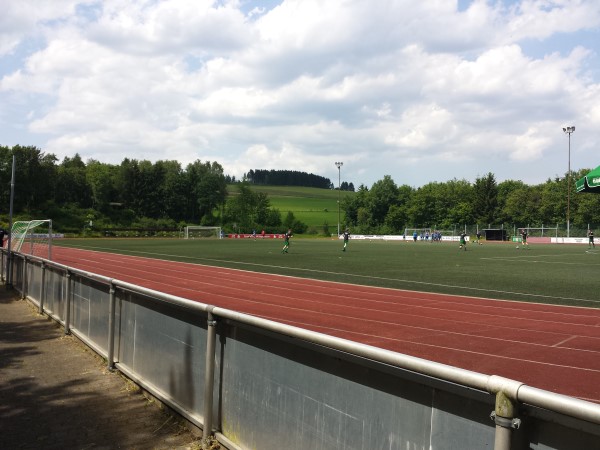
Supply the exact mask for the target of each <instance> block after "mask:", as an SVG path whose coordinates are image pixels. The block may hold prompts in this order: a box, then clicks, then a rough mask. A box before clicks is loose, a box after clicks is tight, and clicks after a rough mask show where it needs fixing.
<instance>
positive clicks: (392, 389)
mask: <svg viewBox="0 0 600 450" xmlns="http://www.w3.org/2000/svg"><path fill="white" fill-rule="evenodd" d="M220 346H221V352H220V353H221V355H222V357H223V360H222V361H221V364H222V365H223V367H222V369H223V370H222V371H221V372H222V374H223V378H222V388H221V392H222V397H221V398H220V404H221V407H222V411H221V424H222V429H223V433H224V434H225V435H226V436H228V437H230V438H231V439H233V440H234V442H235V443H236V444H238V445H240V446H241V447H243V448H257V449H261V450H270V449H272V450H278V449H281V448H310V449H323V450H324V449H356V450H370V449H378V448H381V449H397V450H405V449H407V448H409V449H415V450H416V449H419V450H421V449H423V450H429V449H454V448H456V449H461V450H469V449H473V450H475V449H477V450H479V449H482V448H493V442H494V424H493V422H491V421H490V419H489V414H490V411H491V410H492V409H493V405H490V404H489V403H485V402H478V401H475V400H470V401H469V406H470V407H471V414H472V417H469V420H465V418H464V413H465V411H464V407H465V399H464V398H463V397H460V396H457V395H450V394H443V393H442V394H440V393H439V392H437V389H435V388H434V387H432V386H430V385H428V384H427V383H426V381H427V380H425V379H424V378H422V379H421V382H419V380H418V379H417V380H408V379H402V378H399V377H398V374H390V373H386V372H383V371H381V370H377V369H375V368H369V367H365V366H361V365H360V364H357V361H356V360H354V361H349V360H347V359H344V358H342V357H341V355H339V354H335V353H330V352H323V349H322V348H321V349H319V348H318V347H317V346H313V347H310V348H309V347H299V346H298V345H297V343H296V344H294V343H290V342H286V341H285V340H284V341H282V340H281V338H274V337H273V336H269V335H265V334H262V333H260V332H253V331H251V330H248V329H244V328H233V329H231V330H229V332H228V333H227V335H226V336H223V335H222V336H221V339H220ZM250 412H251V413H250ZM432 430H433V432H432Z"/></svg>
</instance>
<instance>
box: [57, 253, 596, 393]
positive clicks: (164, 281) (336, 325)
mask: <svg viewBox="0 0 600 450" xmlns="http://www.w3.org/2000/svg"><path fill="white" fill-rule="evenodd" d="M53 256H54V259H55V260H56V261H57V262H60V263H62V264H65V265H67V266H71V267H77V268H79V269H82V270H86V271H89V272H93V273H97V274H100V275H105V276H108V277H112V278H116V279H119V280H122V281H127V282H130V283H134V284H138V285H141V286H145V287H147V288H151V289H155V290H158V291H161V292H166V293H169V294H173V295H177V296H181V297H185V298H188V299H192V300H198V301H201V302H203V303H208V304H212V305H217V306H221V307H224V308H229V309H232V310H236V311H241V312H245V313H248V314H253V315H256V316H259V317H264V318H267V319H271V320H275V321H279V322H283V323H288V324H291V325H294V326H298V327H302V328H305V329H309V330H314V331H318V332H321V333H325V334H329V335H332V336H337V337H341V338H345V339H350V340H353V341H357V342H362V343H365V344H369V345H373V346H376V347H380V348H385V349H389V350H393V351H396V352H400V353H405V354H408V355H413V356H417V357H421V358H425V359H429V360H432V361H437V362H441V363H444V364H449V365H453V366H456V367H461V368H464V369H469V370H474V371H477V372H481V373H485V374H489V375H492V374H493V375H501V376H504V377H508V378H512V379H515V380H519V381H521V382H524V383H525V384H528V385H530V386H534V387H538V388H541V389H546V390H549V391H553V392H558V393H561V394H566V395H571V396H575V397H579V398H582V399H585V400H589V401H594V402H597V403H600V309H592V308H575V307H565V306H552V305H542V304H535V303H522V302H510V301H501V300H489V299H476V298H472V297H458V296H449V295H439V294H429V293H423V292H413V291H402V290H394V289H383V288H374V287H366V286H357V285H348V284H340V283H331V282H323V281H317V280H307V279H304V278H293V277H284V276H278V275H268V274H259V273H255V272H247V271H240V270H234V269H224V268H219V267H212V266H203V265H197V264H187V263H177V262H171V261H162V260H158V259H151V258H141V257H132V256H123V255H117V254H113V253H98V252H90V251H84V250H76V249H66V248H57V247H55V249H54V253H53Z"/></svg>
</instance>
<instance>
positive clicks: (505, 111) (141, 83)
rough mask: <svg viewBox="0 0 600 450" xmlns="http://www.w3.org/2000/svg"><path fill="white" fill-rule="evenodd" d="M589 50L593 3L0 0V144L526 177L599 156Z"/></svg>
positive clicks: (366, 180) (114, 157)
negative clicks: (572, 128) (566, 129)
mask: <svg viewBox="0 0 600 450" xmlns="http://www.w3.org/2000/svg"><path fill="white" fill-rule="evenodd" d="M599 53H600V1H598V0H521V1H508V0H472V1H469V0H422V1H414V0H377V1H373V0H327V1H323V0H281V1H276V0H264V1H259V0H256V1H252V0H163V1H160V0H152V1H150V0H105V1H98V0H79V1H78V0H4V1H3V2H2V14H1V15H0V145H4V146H9V147H12V146H14V145H24V146H36V147H38V148H40V149H41V150H42V151H43V152H44V153H46V154H54V155H56V157H57V158H58V162H60V161H62V160H63V158H65V157H73V156H74V155H75V154H79V155H80V156H81V157H82V158H83V160H84V161H89V160H91V159H93V160H96V161H100V162H104V163H110V164H120V163H121V161H122V160H123V159H124V158H125V157H127V158H130V159H137V160H149V161H152V162H156V161H159V160H177V161H179V162H180V163H181V165H182V167H184V168H185V166H186V165H187V164H189V163H191V162H193V161H196V160H200V161H203V162H205V161H210V162H212V161H216V162H218V163H219V164H221V165H222V166H223V168H224V171H225V173H226V174H228V175H231V176H235V177H236V178H237V179H240V178H242V176H243V175H244V173H247V172H248V171H249V170H251V169H267V170H268V169H274V170H298V171H303V172H309V173H314V174H317V175H321V176H324V177H327V178H329V179H330V180H331V181H332V182H333V183H334V185H337V184H338V182H339V180H341V181H342V182H343V181H347V182H349V183H350V182H351V183H353V184H354V185H355V187H357V188H358V186H360V185H365V186H366V187H371V186H372V184H373V183H375V182H376V181H378V180H381V179H383V178H384V176H386V175H389V176H391V177H392V179H393V180H394V181H395V182H396V184H397V185H403V184H407V185H409V186H413V187H419V186H422V185H424V184H427V183H430V182H445V181H448V180H452V179H458V180H467V181H469V182H471V183H473V182H475V180H476V179H477V178H479V177H483V176H485V175H487V174H488V173H490V172H491V173H492V174H494V176H495V178H496V180H497V181H498V182H502V181H504V180H522V181H523V182H525V183H527V184H538V183H543V182H544V181H546V180H547V179H549V178H551V179H554V178H556V177H561V178H562V177H563V176H564V175H565V174H566V173H567V171H568V168H569V167H571V169H572V170H579V169H582V168H594V167H596V166H598V165H600V54H599ZM566 126H575V127H576V129H575V132H574V133H572V134H571V135H568V134H566V133H564V132H563V127H566ZM336 162H343V165H342V166H341V167H340V169H339V170H338V168H337V166H336V164H335V163H336Z"/></svg>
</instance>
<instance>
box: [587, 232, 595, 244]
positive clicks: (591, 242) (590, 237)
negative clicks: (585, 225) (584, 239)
mask: <svg viewBox="0 0 600 450" xmlns="http://www.w3.org/2000/svg"><path fill="white" fill-rule="evenodd" d="M587 235H588V241H589V243H588V246H589V248H596V244H594V230H588V232H587Z"/></svg>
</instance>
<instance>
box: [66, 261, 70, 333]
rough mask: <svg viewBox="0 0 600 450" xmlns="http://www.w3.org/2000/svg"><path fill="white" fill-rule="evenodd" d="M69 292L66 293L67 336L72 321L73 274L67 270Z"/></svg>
mask: <svg viewBox="0 0 600 450" xmlns="http://www.w3.org/2000/svg"><path fill="white" fill-rule="evenodd" d="M66 278H67V291H66V297H67V299H66V300H67V301H66V306H65V335H67V334H70V333H71V331H70V326H71V325H70V324H69V322H70V320H71V272H69V271H68V270H67V275H66Z"/></svg>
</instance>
